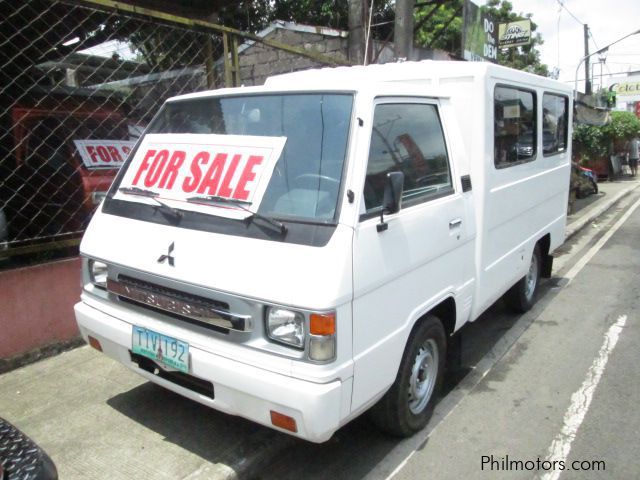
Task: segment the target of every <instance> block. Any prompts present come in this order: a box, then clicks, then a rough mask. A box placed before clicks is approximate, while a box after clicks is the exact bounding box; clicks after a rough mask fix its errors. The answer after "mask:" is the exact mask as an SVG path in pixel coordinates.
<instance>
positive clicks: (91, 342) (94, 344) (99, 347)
mask: <svg viewBox="0 0 640 480" xmlns="http://www.w3.org/2000/svg"><path fill="white" fill-rule="evenodd" d="M89 345H91V346H92V347H93V348H95V349H96V350H98V351H99V352H101V351H102V345H100V342H99V341H98V339H97V338H93V337H92V336H91V335H89Z"/></svg>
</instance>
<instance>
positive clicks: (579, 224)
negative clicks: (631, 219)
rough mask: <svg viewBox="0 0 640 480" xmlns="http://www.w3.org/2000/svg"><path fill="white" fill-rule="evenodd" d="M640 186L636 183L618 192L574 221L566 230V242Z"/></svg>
mask: <svg viewBox="0 0 640 480" xmlns="http://www.w3.org/2000/svg"><path fill="white" fill-rule="evenodd" d="M639 186H640V183H636V184H635V185H632V186H630V187H629V188H625V189H624V190H622V191H620V192H618V193H617V195H616V196H614V197H613V198H611V199H608V200H607V201H605V202H604V203H603V204H602V205H600V206H598V207H596V208H594V209H592V210H591V211H590V212H588V213H587V214H585V215H584V216H583V217H580V218H578V219H577V220H575V221H573V222H572V223H571V224H569V225H567V229H566V232H565V241H567V240H568V239H569V238H571V237H572V236H573V235H575V234H576V233H578V232H579V231H580V230H582V228H583V227H584V226H585V225H586V224H588V223H591V222H592V221H593V220H595V219H596V218H598V217H599V216H600V215H602V214H603V213H604V212H606V211H607V210H609V209H610V208H611V207H613V206H614V205H615V204H616V203H618V202H619V201H620V200H622V198H623V197H625V196H627V195H628V194H629V193H631V192H632V191H634V190H635V189H637V188H638V187H639Z"/></svg>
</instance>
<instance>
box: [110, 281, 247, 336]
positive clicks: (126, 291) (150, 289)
mask: <svg viewBox="0 0 640 480" xmlns="http://www.w3.org/2000/svg"><path fill="white" fill-rule="evenodd" d="M107 290H108V291H109V292H110V293H112V294H114V295H117V296H118V297H122V298H125V299H127V300H131V301H133V302H135V303H138V304H141V305H143V306H149V307H152V308H157V309H160V310H162V311H165V312H168V313H172V314H174V315H178V316H181V317H186V318H189V319H191V320H196V321H199V322H203V323H206V324H209V325H213V326H216V327H219V328H224V329H227V330H234V331H238V332H250V331H252V330H253V322H252V321H251V316H250V315H239V314H235V313H232V312H229V311H228V310H225V309H224V307H221V305H223V304H222V302H216V301H214V300H210V299H208V298H204V297H200V296H195V295H191V294H188V293H185V292H180V291H178V290H174V289H172V288H166V287H162V286H160V285H155V284H152V283H148V282H144V281H141V280H137V279H134V278H131V277H127V276H124V275H119V276H118V280H113V279H111V278H109V279H108V280H107Z"/></svg>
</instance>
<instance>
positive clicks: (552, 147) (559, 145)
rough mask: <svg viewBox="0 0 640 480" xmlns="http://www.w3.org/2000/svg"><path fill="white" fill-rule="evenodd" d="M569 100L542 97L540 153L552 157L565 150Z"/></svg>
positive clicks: (554, 96) (548, 95)
mask: <svg viewBox="0 0 640 480" xmlns="http://www.w3.org/2000/svg"><path fill="white" fill-rule="evenodd" d="M568 105H569V99H568V98H567V97H566V96H564V95H554V94H551V93H545V94H544V95H543V96H542V151H543V153H544V155H545V156H546V155H553V154H555V153H559V152H564V151H565V150H566V149H567V122H568V121H569V113H568V111H567V110H568Z"/></svg>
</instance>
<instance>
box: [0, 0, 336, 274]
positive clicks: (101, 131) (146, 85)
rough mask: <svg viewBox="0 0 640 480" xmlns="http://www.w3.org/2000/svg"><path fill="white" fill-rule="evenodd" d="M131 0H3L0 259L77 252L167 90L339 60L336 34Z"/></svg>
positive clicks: (0, 262) (10, 261)
mask: <svg viewBox="0 0 640 480" xmlns="http://www.w3.org/2000/svg"><path fill="white" fill-rule="evenodd" d="M132 3H134V2H133V0H132V1H131V2H129V3H126V4H125V3H118V4H115V3H113V2H110V0H85V1H82V0H77V1H74V0H24V1H23V2H16V1H14V0H0V65H2V68H1V70H0V269H1V268H8V267H10V266H14V265H24V264H25V263H31V262H35V261H43V260H48V259H52V258H60V257H61V256H69V255H74V254H77V248H78V245H79V242H80V238H81V236H82V233H83V231H84V229H85V228H86V226H87V224H88V222H89V220H90V218H91V216H92V214H93V212H94V211H95V209H96V207H97V206H98V205H99V203H100V201H101V199H102V198H103V197H104V195H105V193H106V191H107V190H108V188H109V186H110V184H111V182H112V180H113V178H114V177H115V175H116V173H117V170H118V168H119V167H120V166H121V165H122V163H123V162H124V159H125V158H126V156H127V154H128V152H129V151H131V149H132V148H133V146H134V144H135V142H136V139H137V138H138V137H139V136H140V135H141V133H142V131H143V130H144V128H145V126H146V125H147V124H148V123H149V122H150V120H151V118H152V117H153V115H154V114H155V112H157V110H158V108H159V106H160V105H161V104H162V103H163V102H164V100H165V99H167V98H168V97H171V96H175V95H179V94H182V93H188V92H195V91H200V90H206V89H212V88H216V87H220V86H225V85H226V86H231V85H232V84H235V85H239V84H240V83H246V84H249V85H250V84H255V83H262V82H263V81H264V78H266V76H267V75H269V74H273V73H281V72H285V71H292V70H298V69H302V68H309V67H311V66H319V65H326V64H332V63H338V64H345V63H347V59H346V52H347V40H346V35H345V34H344V32H339V31H335V30H330V29H329V30H327V29H325V30H326V32H325V34H323V35H320V34H318V31H319V30H318V29H316V28H312V27H305V28H302V29H300V28H298V30H296V31H294V30H292V29H289V30H287V31H285V30H286V29H285V30H283V32H281V33H278V34H273V38H275V40H273V39H271V40H270V39H266V38H262V37H258V36H257V35H254V34H250V33H244V32H239V31H237V30H236V31H234V30H233V29H230V28H227V27H222V26H219V25H214V24H211V23H208V22H206V21H198V20H190V19H186V18H183V17H176V16H172V15H170V14H166V13H162V12H157V11H151V10H142V9H139V8H137V7H133V6H132ZM267 30H269V29H267ZM242 37H244V39H245V40H249V42H247V43H245V44H243V45H240V46H239V42H240V41H242ZM256 41H257V43H256ZM292 44H293V46H292ZM296 45H297V46H296ZM238 47H239V48H238ZM248 49H250V50H248ZM238 52H241V55H242V58H241V60H238V58H239V57H238ZM332 59H333V60H335V61H333V60H332ZM256 62H262V64H258V65H256ZM243 76H244V77H245V78H242V77H243Z"/></svg>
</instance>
